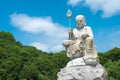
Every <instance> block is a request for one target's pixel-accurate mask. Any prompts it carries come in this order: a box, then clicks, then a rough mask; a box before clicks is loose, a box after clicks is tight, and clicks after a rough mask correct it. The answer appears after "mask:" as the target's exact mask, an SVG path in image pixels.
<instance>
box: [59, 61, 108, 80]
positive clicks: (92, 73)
mask: <svg viewBox="0 0 120 80" xmlns="http://www.w3.org/2000/svg"><path fill="white" fill-rule="evenodd" d="M57 76H58V79H57V80H107V72H106V71H105V69H104V67H102V66H101V65H100V64H99V63H98V64H97V65H96V66H90V65H82V66H71V67H70V66H69V67H65V68H63V69H61V71H60V72H58V74H57Z"/></svg>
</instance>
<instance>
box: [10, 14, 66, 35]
mask: <svg viewBox="0 0 120 80" xmlns="http://www.w3.org/2000/svg"><path fill="white" fill-rule="evenodd" d="M10 17H11V24H12V25H13V26H15V27H18V28H20V29H21V30H22V31H27V32H30V33H45V34H46V35H48V36H55V37H65V36H66V30H67V28H65V27H64V26H62V25H60V24H58V23H54V22H52V19H51V17H31V16H29V15H27V14H16V13H14V14H12V15H11V16H10ZM56 33H57V34H56ZM63 34H65V35H63ZM58 35H59V36H58Z"/></svg>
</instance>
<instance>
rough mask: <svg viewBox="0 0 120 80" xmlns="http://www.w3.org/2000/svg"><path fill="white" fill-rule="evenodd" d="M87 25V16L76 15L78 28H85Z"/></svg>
mask: <svg viewBox="0 0 120 80" xmlns="http://www.w3.org/2000/svg"><path fill="white" fill-rule="evenodd" d="M85 25H86V22H85V17H84V16H83V15H78V16H76V26H77V28H84V26H85Z"/></svg>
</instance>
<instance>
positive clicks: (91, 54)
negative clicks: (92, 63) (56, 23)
mask: <svg viewBox="0 0 120 80" xmlns="http://www.w3.org/2000/svg"><path fill="white" fill-rule="evenodd" d="M68 33H69V40H64V41H63V45H64V46H65V47H66V54H67V56H68V57H70V58H71V59H75V58H82V57H83V58H84V59H86V60H88V59H93V60H96V61H98V57H97V51H96V47H95V45H94V40H93V39H94V36H93V32H92V30H91V28H90V27H89V26H86V22H85V18H84V16H83V15H78V16H77V17H76V28H75V29H73V30H72V29H69V31H68Z"/></svg>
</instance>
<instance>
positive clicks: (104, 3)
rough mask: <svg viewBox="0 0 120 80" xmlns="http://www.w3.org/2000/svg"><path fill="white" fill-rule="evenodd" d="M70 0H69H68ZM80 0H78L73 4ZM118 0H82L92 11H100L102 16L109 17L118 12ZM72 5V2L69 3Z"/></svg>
mask: <svg viewBox="0 0 120 80" xmlns="http://www.w3.org/2000/svg"><path fill="white" fill-rule="evenodd" d="M68 2H70V0H69V1H68ZM79 2H81V0H78V1H77V2H76V3H75V4H76V5H78V3H79ZM119 3H120V0H84V3H83V4H85V6H87V7H89V8H90V9H91V10H92V11H93V12H97V11H102V17H111V16H113V15H116V14H119V13H120V4H119ZM71 5H72V6H74V4H71Z"/></svg>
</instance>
